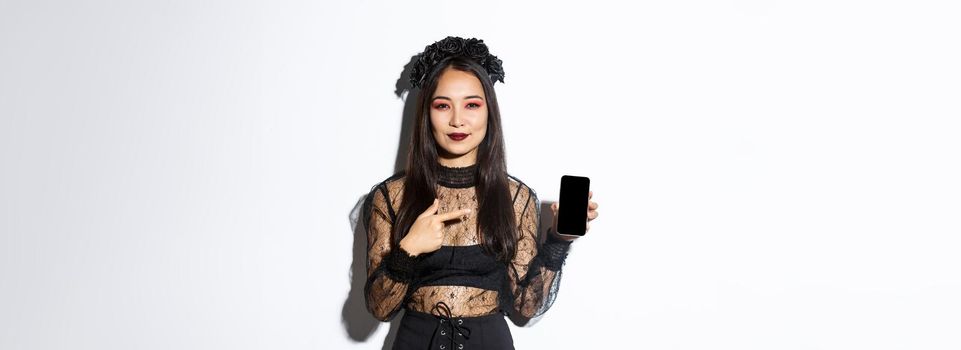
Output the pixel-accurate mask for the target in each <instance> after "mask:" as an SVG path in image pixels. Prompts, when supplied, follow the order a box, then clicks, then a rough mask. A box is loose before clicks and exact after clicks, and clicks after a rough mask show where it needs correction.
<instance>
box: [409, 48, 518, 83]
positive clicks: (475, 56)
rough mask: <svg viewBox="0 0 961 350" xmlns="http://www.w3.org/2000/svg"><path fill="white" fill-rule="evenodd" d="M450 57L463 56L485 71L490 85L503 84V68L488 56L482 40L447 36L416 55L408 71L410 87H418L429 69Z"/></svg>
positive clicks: (496, 60)
mask: <svg viewBox="0 0 961 350" xmlns="http://www.w3.org/2000/svg"><path fill="white" fill-rule="evenodd" d="M450 56H463V57H466V58H469V59H471V60H473V61H474V62H477V63H478V64H479V65H480V66H481V67H484V70H486V71H487V74H488V75H489V76H490V79H491V83H493V82H495V81H500V82H501V83H503V82H504V67H502V66H501V60H500V59H498V58H497V56H494V55H491V54H490V52H489V51H488V50H487V45H486V44H484V40H481V39H476V38H470V39H464V38H461V37H456V36H448V37H446V38H444V39H442V40H440V41H437V42H434V43H433V44H430V45H427V47H426V48H424V52H421V53H419V54H417V56H416V57H415V59H414V66H413V68H411V70H410V85H411V86H412V87H420V86H421V85H422V84H423V83H424V78H425V76H426V75H427V73H429V72H430V71H431V68H433V67H434V66H435V65H436V64H437V63H439V62H440V61H441V60H443V59H445V58H447V57H450Z"/></svg>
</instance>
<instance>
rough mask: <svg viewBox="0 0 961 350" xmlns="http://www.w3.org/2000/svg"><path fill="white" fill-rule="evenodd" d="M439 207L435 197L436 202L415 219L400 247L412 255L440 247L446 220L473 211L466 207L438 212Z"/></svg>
mask: <svg viewBox="0 0 961 350" xmlns="http://www.w3.org/2000/svg"><path fill="white" fill-rule="evenodd" d="M438 207H439V205H438V201H437V198H434V204H431V206H430V207H428V208H427V210H425V211H424V212H423V213H421V214H420V216H418V217H417V220H414V224H413V225H411V227H410V231H408V232H407V236H404V238H403V239H401V240H400V247H401V248H403V249H404V250H406V251H407V253H409V254H410V255H413V256H417V255H420V254H423V253H430V252H432V251H435V250H438V249H440V246H441V244H442V243H444V221H448V220H453V219H457V218H459V217H461V216H464V215H467V214H470V212H471V210H470V208H466V209H460V210H456V211H452V212H447V213H442V214H437V208H438Z"/></svg>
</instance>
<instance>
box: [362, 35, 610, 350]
mask: <svg viewBox="0 0 961 350" xmlns="http://www.w3.org/2000/svg"><path fill="white" fill-rule="evenodd" d="M500 64H501V61H500V60H499V59H497V57H496V56H493V55H491V54H490V53H489V52H488V50H487V47H486V45H484V43H483V41H482V40H478V39H473V38H472V39H462V38H458V37H447V38H445V39H444V40H441V41H438V42H436V43H434V44H432V45H429V46H427V48H426V49H425V51H424V52H423V53H421V54H419V55H418V60H417V62H416V63H415V66H414V68H413V69H412V70H411V83H412V85H413V86H414V87H420V91H419V95H418V98H417V102H418V105H417V109H416V118H417V121H416V123H415V127H414V131H413V135H412V136H411V142H412V145H411V148H410V153H409V155H408V162H407V168H406V170H405V171H403V172H400V173H397V174H395V175H393V176H391V177H389V178H387V179H386V180H384V181H383V182H381V183H379V184H377V185H375V186H374V187H373V188H372V189H371V191H370V193H369V194H368V196H367V200H366V201H365V203H364V210H363V212H364V217H363V220H364V222H365V224H366V226H367V233H368V245H367V248H368V250H367V257H368V261H367V262H368V265H367V273H368V279H367V284H366V286H365V294H366V301H367V308H368V310H370V312H371V313H372V314H373V315H374V317H376V318H377V319H379V320H381V321H387V320H389V319H391V318H393V317H394V316H395V315H396V314H397V312H398V311H399V310H400V309H401V308H405V309H406V312H405V313H404V317H403V318H402V319H401V323H400V327H399V330H398V333H397V337H396V339H395V342H394V349H441V350H444V349H456V350H463V349H513V340H512V337H511V334H510V329H509V328H508V326H507V322H506V321H505V320H504V316H505V315H507V314H508V313H510V312H517V313H519V314H520V315H522V316H524V317H526V318H533V317H537V316H540V315H542V314H543V313H544V312H545V311H547V309H548V308H550V306H551V304H552V303H553V299H554V297H555V296H556V293H557V290H558V287H559V285H560V277H561V268H562V266H563V263H564V259H565V257H566V256H567V252H568V250H569V249H570V244H571V241H573V239H574V238H573V237H564V236H561V235H559V234H557V233H555V232H553V230H552V229H551V228H549V229H548V230H547V237H546V240H543V241H544V242H540V241H542V239H540V238H541V237H542V236H541V235H540V234H539V233H540V230H539V225H538V224H539V222H540V220H539V214H540V202H539V201H538V198H537V195H536V193H535V192H534V190H533V189H531V188H530V187H528V186H527V185H525V184H524V183H523V182H522V181H520V180H519V179H517V178H516V177H513V176H511V175H509V174H508V173H507V171H506V162H505V152H504V138H503V132H502V130H501V120H500V111H499V109H498V105H497V98H496V96H495V94H494V88H493V82H494V81H495V80H499V81H501V82H503V76H504V75H503V70H502V69H501V65H500ZM590 196H593V193H591V194H590V195H589V198H590ZM597 206H598V205H597V203H595V202H590V204H589V206H588V219H589V220H593V219H595V218H597V215H598V214H597V211H596V209H597ZM557 208H558V206H557V204H556V203H555V204H554V205H553V206H552V207H551V209H552V211H554V213H555V215H554V221H553V222H554V225H553V226H551V227H555V226H556V223H557V215H556V212H557ZM587 225H588V229H589V223H588V224H587Z"/></svg>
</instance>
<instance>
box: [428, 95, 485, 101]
mask: <svg viewBox="0 0 961 350" xmlns="http://www.w3.org/2000/svg"><path fill="white" fill-rule="evenodd" d="M469 98H479V99H481V100H483V99H484V98H483V97H481V96H478V95H470V96H466V97H464V99H465V100H466V99H469ZM434 99H435V100H436V99H444V100H448V101H453V100H451V99H450V97H447V96H435V97H434Z"/></svg>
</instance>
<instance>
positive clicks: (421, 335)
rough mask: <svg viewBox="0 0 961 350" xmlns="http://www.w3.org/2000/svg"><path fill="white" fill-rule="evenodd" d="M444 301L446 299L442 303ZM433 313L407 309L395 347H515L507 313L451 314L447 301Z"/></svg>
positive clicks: (435, 349) (412, 349) (453, 349)
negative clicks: (506, 318) (506, 317)
mask: <svg viewBox="0 0 961 350" xmlns="http://www.w3.org/2000/svg"><path fill="white" fill-rule="evenodd" d="M438 304H443V303H438ZM439 306H440V307H437V306H435V307H434V310H433V311H432V312H431V314H427V313H423V312H418V311H412V310H406V312H405V313H404V317H403V318H402V319H401V320H400V328H399V329H398V330H397V338H395V340H394V347H393V349H394V350H427V349H432V350H488V349H492V350H493V349H496V350H513V349H514V338H513V337H511V331H510V328H508V327H507V320H505V319H504V314H503V313H495V314H491V315H486V316H478V317H450V311H449V309H447V308H446V305H439Z"/></svg>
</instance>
